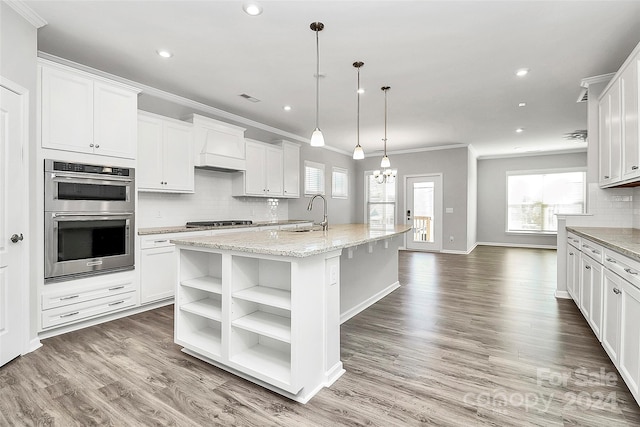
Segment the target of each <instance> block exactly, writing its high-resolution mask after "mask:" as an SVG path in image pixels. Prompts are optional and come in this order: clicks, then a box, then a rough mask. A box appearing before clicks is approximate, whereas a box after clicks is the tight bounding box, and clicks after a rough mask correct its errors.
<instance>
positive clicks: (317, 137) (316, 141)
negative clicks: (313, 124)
mask: <svg viewBox="0 0 640 427" xmlns="http://www.w3.org/2000/svg"><path fill="white" fill-rule="evenodd" d="M323 145H324V136H323V135H322V131H321V130H320V129H318V128H316V129H315V130H314V131H313V133H312V134H311V146H312V147H322V146H323Z"/></svg>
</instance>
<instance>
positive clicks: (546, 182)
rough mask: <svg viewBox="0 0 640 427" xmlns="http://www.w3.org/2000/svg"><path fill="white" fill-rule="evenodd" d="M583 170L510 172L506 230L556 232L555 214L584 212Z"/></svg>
mask: <svg viewBox="0 0 640 427" xmlns="http://www.w3.org/2000/svg"><path fill="white" fill-rule="evenodd" d="M585 175H586V173H585V172H584V170H580V171H575V170H573V171H564V172H555V171H554V172H541V173H527V174H524V173H516V172H507V231H514V232H527V233H555V232H557V231H558V223H557V219H556V216H555V214H559V213H565V214H566V213H583V212H584V208H585Z"/></svg>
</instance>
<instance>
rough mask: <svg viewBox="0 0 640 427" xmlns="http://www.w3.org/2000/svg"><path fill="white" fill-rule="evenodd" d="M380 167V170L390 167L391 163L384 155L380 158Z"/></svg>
mask: <svg viewBox="0 0 640 427" xmlns="http://www.w3.org/2000/svg"><path fill="white" fill-rule="evenodd" d="M380 167H381V168H388V167H391V162H390V161H389V157H388V156H387V155H386V154H385V155H384V157H383V158H382V161H381V162H380Z"/></svg>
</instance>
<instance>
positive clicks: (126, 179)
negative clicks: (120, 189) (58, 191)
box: [51, 172, 133, 183]
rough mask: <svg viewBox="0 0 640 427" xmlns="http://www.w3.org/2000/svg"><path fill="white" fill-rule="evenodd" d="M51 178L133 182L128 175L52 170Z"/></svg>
mask: <svg viewBox="0 0 640 427" xmlns="http://www.w3.org/2000/svg"><path fill="white" fill-rule="evenodd" d="M51 179H52V180H62V179H68V180H80V181H84V182H100V181H102V182H114V181H117V182H123V183H131V182H133V179H132V178H129V177H120V176H117V175H87V174H73V173H59V172H52V173H51Z"/></svg>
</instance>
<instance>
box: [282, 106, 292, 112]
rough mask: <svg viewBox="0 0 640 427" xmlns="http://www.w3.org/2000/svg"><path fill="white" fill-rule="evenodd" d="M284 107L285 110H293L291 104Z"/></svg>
mask: <svg viewBox="0 0 640 427" xmlns="http://www.w3.org/2000/svg"><path fill="white" fill-rule="evenodd" d="M282 109H283V110H284V111H291V105H285V106H284V107H282Z"/></svg>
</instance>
